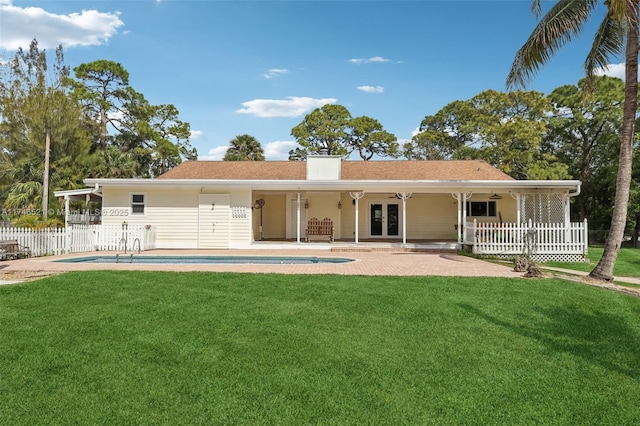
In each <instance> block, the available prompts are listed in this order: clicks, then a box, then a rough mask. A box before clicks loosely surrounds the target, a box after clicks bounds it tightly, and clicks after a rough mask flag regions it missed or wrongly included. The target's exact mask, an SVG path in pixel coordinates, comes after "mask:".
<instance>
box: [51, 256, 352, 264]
mask: <svg viewBox="0 0 640 426" xmlns="http://www.w3.org/2000/svg"><path fill="white" fill-rule="evenodd" d="M353 260H354V259H348V258H344V257H315V256H142V255H136V254H133V255H132V254H121V255H109V256H84V257H74V258H71V259H59V260H56V262H61V263H146V264H204V265H233V264H259V265H280V264H287V265H305V264H313V263H348V262H353Z"/></svg>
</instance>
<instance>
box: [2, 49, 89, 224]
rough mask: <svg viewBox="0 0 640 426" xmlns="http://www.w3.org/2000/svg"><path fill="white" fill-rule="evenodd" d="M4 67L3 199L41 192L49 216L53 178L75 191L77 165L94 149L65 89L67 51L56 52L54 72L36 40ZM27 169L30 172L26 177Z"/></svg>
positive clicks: (74, 105)
mask: <svg viewBox="0 0 640 426" xmlns="http://www.w3.org/2000/svg"><path fill="white" fill-rule="evenodd" d="M2 68H3V73H2V79H0V117H1V118H2V121H1V122H0V151H2V153H3V154H2V157H3V160H4V161H6V162H7V163H8V165H9V167H8V168H7V169H5V172H6V175H5V179H7V180H8V181H9V182H8V183H7V184H6V185H7V186H6V187H5V188H6V192H5V193H4V194H6V195H7V197H12V198H13V199H20V200H22V199H23V197H17V198H16V197H15V196H13V195H11V194H14V195H15V194H17V193H19V192H24V191H25V190H26V189H27V188H29V191H30V192H33V188H40V190H41V191H42V194H41V195H40V196H38V197H36V198H37V199H38V200H40V202H41V205H42V212H43V215H44V216H45V217H46V216H47V210H48V204H49V200H50V196H51V194H52V191H50V190H49V187H50V185H49V176H50V175H53V174H56V175H57V176H61V178H60V179H59V180H58V182H59V183H60V182H61V183H62V184H64V185H68V186H71V187H74V186H75V185H78V184H79V183H81V177H79V174H78V173H75V170H77V166H76V163H78V162H82V161H83V159H84V157H85V156H87V155H88V152H89V149H90V139H89V135H88V134H87V132H86V128H85V126H84V122H83V119H82V111H81V108H80V105H79V103H78V102H77V101H76V99H75V98H73V97H72V96H70V95H69V94H68V93H67V92H66V91H65V88H64V86H63V80H64V79H65V78H66V77H67V75H68V73H69V70H68V67H66V66H65V65H64V55H63V52H62V47H58V48H57V49H56V60H55V62H54V64H53V66H52V67H49V66H48V64H47V55H46V52H45V51H44V50H40V49H39V48H38V43H37V41H36V40H33V41H32V42H31V45H30V46H29V50H28V51H24V50H22V49H19V50H18V52H17V53H16V55H15V56H14V58H13V60H12V61H10V62H8V63H5V64H3V65H2ZM27 165H28V167H27ZM27 168H28V169H29V170H30V171H29V173H23V172H22V171H23V170H25V169H27ZM63 176H64V178H62V177H63ZM34 179H35V180H34ZM58 188H59V187H58ZM59 189H62V188H59ZM4 194H3V195H4ZM30 204H31V203H30Z"/></svg>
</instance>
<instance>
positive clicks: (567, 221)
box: [562, 191, 571, 227]
mask: <svg viewBox="0 0 640 426" xmlns="http://www.w3.org/2000/svg"><path fill="white" fill-rule="evenodd" d="M562 199H563V201H564V226H565V227H568V226H569V224H570V223H571V203H570V202H569V192H568V191H567V192H565V193H564V196H563V197H562Z"/></svg>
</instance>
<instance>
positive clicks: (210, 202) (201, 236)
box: [198, 194, 231, 249]
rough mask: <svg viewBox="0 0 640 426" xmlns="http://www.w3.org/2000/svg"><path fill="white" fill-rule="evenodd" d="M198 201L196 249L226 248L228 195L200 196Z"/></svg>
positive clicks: (228, 210)
mask: <svg viewBox="0 0 640 426" xmlns="http://www.w3.org/2000/svg"><path fill="white" fill-rule="evenodd" d="M198 201H199V203H198V248H201V249H210V248H228V247H229V218H230V213H231V209H230V207H229V204H230V201H231V200H230V197H229V195H228V194H200V196H199V198H198Z"/></svg>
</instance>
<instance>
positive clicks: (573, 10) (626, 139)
mask: <svg viewBox="0 0 640 426" xmlns="http://www.w3.org/2000/svg"><path fill="white" fill-rule="evenodd" d="M639 2H640V0H607V1H605V2H604V5H605V6H606V9H607V10H606V12H607V13H606V14H605V17H604V19H603V20H602V22H601V24H600V26H599V27H598V30H597V32H596V35H595V37H594V41H593V44H592V47H591V50H590V51H589V53H588V55H587V59H586V60H585V65H584V66H585V72H586V76H587V77H586V89H587V90H590V89H591V87H592V84H593V79H594V76H595V74H596V71H597V70H598V69H600V68H606V67H607V66H608V64H609V63H610V59H611V57H612V56H613V55H617V54H621V53H623V52H624V55H625V98H624V107H623V118H622V132H621V138H620V154H619V162H618V173H617V177H616V195H615V202H614V206H613V214H612V218H611V227H610V230H609V236H608V238H607V241H606V243H605V248H604V252H603V255H602V258H601V259H600V262H598V264H597V265H596V267H595V268H594V269H593V271H591V273H590V274H589V275H590V276H591V277H592V278H595V279H600V280H606V281H611V280H613V267H614V265H615V261H616V258H617V256H618V252H619V250H620V246H621V245H622V239H623V236H624V231H625V226H626V220H627V208H628V202H629V193H630V185H631V172H632V162H633V141H634V135H635V121H636V112H637V109H638V108H637V106H638V47H639V46H638V38H639V35H638V4H639ZM598 3H599V2H598V1H596V0H586V1H585V0H561V1H558V2H557V3H556V4H555V5H554V6H553V7H552V8H551V9H550V10H549V11H548V12H547V13H546V15H544V16H543V17H542V18H541V19H540V22H539V23H538V25H537V26H536V28H535V29H534V30H533V33H532V34H531V35H530V36H529V38H528V40H527V41H526V42H525V44H524V45H523V46H522V47H521V48H520V50H518V52H517V53H516V57H515V60H514V62H513V64H512V66H511V71H510V72H509V75H508V77H507V86H508V87H514V86H519V87H525V86H526V84H527V83H528V82H529V80H530V78H531V77H532V76H533V75H534V74H535V73H536V72H537V71H538V69H539V68H540V67H541V66H543V65H545V64H546V63H547V62H549V60H550V58H551V57H552V56H553V55H554V54H555V53H556V52H557V51H558V50H559V49H560V48H561V47H562V46H563V45H564V44H566V43H567V42H569V41H571V40H572V39H573V37H574V36H576V35H578V34H579V33H580V32H581V31H582V29H583V26H584V23H585V22H586V21H587V20H588V18H589V17H590V16H591V15H592V13H593V11H594V10H595V8H596V6H597V5H598ZM532 10H533V11H534V13H535V15H536V17H537V18H540V16H541V15H542V8H541V1H540V0H533V3H532Z"/></svg>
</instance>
